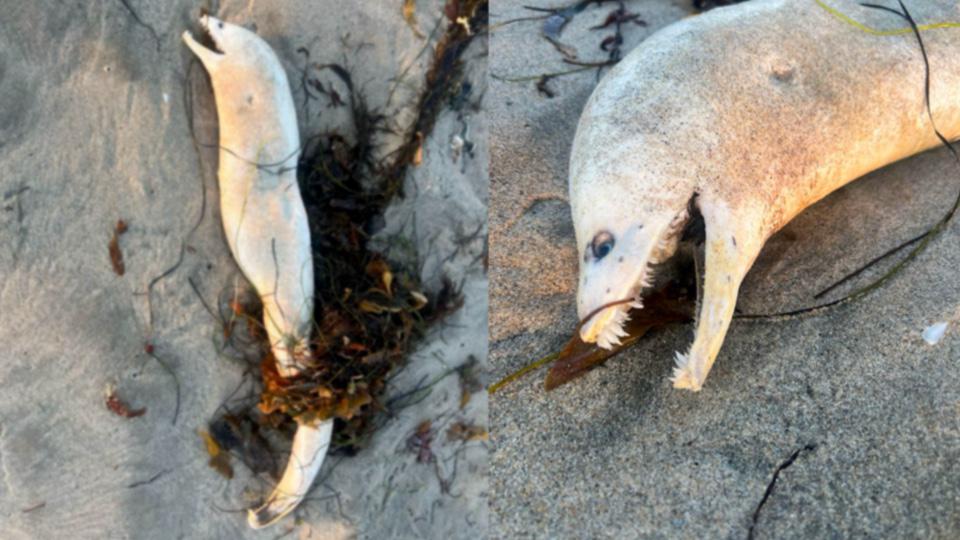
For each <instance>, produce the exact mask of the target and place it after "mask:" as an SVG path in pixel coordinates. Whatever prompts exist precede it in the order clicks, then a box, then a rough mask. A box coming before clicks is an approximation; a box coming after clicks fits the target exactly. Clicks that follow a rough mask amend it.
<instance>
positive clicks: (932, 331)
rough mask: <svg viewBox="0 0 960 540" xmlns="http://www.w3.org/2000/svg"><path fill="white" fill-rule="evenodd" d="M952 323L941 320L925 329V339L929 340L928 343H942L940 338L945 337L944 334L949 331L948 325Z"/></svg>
mask: <svg viewBox="0 0 960 540" xmlns="http://www.w3.org/2000/svg"><path fill="white" fill-rule="evenodd" d="M949 324H950V323H948V322H946V321H941V322H938V323H935V324H931V325H930V326H928V327H926V328H924V329H923V340H924V341H926V342H927V345H936V344H937V343H940V340H941V339H943V336H944V335H946V333H947V326H949Z"/></svg>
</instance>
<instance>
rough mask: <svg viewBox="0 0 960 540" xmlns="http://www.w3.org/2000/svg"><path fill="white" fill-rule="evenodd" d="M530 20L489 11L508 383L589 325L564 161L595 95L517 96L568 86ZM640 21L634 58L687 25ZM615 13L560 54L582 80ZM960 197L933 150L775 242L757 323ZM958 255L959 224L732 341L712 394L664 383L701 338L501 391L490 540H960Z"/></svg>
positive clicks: (959, 178)
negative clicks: (842, 296)
mask: <svg viewBox="0 0 960 540" xmlns="http://www.w3.org/2000/svg"><path fill="white" fill-rule="evenodd" d="M531 3H532V4H534V5H537V6H551V5H555V4H556V2H546V1H539V2H530V1H529V0H522V1H521V0H517V1H514V0H498V1H495V2H493V4H492V6H491V25H492V27H493V28H494V29H495V30H494V31H493V32H492V34H491V64H490V72H491V80H490V96H489V100H488V102H489V104H490V112H489V118H490V120H489V125H490V136H491V165H492V166H491V212H490V231H491V235H490V243H491V254H490V255H491V259H490V264H491V288H490V291H491V297H490V301H491V319H490V324H491V328H490V332H491V344H490V347H491V358H490V363H491V367H492V380H496V379H498V378H499V377H502V376H504V375H506V374H508V373H510V372H512V371H514V370H516V369H518V368H519V367H521V366H523V365H525V364H527V363H528V362H530V361H532V360H534V359H536V358H539V357H541V356H543V355H545V354H547V353H549V352H551V351H554V350H557V349H558V348H559V347H560V346H561V345H562V344H563V343H564V342H565V341H566V339H567V338H568V337H569V336H570V335H571V333H572V331H573V328H574V326H575V324H576V314H575V304H574V295H575V287H576V262H577V259H576V253H575V246H574V245H573V227H572V224H571V221H570V217H569V206H568V204H567V202H566V182H567V158H568V155H569V154H568V153H569V148H570V144H571V141H572V137H573V133H574V130H575V127H576V122H577V119H578V117H579V112H580V110H581V109H582V107H583V105H584V103H585V101H586V99H587V97H588V96H589V94H590V92H591V90H592V89H593V87H594V85H595V84H596V76H595V72H593V71H588V72H583V73H579V74H575V75H570V76H565V77H560V78H555V79H552V80H550V81H549V83H548V87H549V88H550V90H551V91H553V92H555V94H556V95H555V97H553V98H547V97H546V96H544V95H542V94H540V93H538V91H537V89H536V88H535V81H526V82H510V81H506V80H504V79H505V78H516V77H524V76H531V75H533V76H536V75H538V74H541V73H549V72H556V71H561V70H565V69H569V66H566V65H564V64H563V63H562V62H561V54H560V53H559V52H558V51H557V49H555V48H554V46H552V45H551V44H550V43H548V42H547V41H545V40H544V39H543V38H542V37H540V35H539V33H540V25H541V22H538V21H527V22H517V23H513V24H508V25H504V26H498V23H503V22H505V21H508V20H510V19H514V18H517V17H524V16H530V15H533V14H534V13H532V12H530V11H527V10H525V9H523V7H522V6H523V5H524V4H531ZM834 4H836V5H839V6H842V7H843V9H844V10H846V11H850V10H857V9H860V8H857V7H856V4H855V3H853V2H834ZM626 6H627V8H628V9H629V10H631V11H634V12H636V13H639V14H640V15H641V17H642V18H643V19H644V20H645V21H646V22H647V23H648V26H647V27H645V28H642V27H629V28H627V29H626V31H625V38H626V40H625V43H624V49H625V50H629V49H630V48H632V47H633V46H635V45H636V44H637V43H639V42H640V41H641V40H643V39H644V38H645V37H647V36H649V35H650V34H651V33H652V32H654V31H655V30H657V29H658V28H661V27H663V26H664V25H666V24H669V23H670V22H672V21H675V20H677V19H680V18H682V17H684V16H687V15H688V14H689V3H687V2H685V1H683V0H676V2H671V1H670V0H636V1H631V2H626ZM615 7H616V5H615V4H614V3H607V4H605V5H603V6H600V7H597V6H591V7H589V8H588V9H587V10H585V11H584V12H583V14H582V15H580V16H578V17H577V18H576V19H575V20H574V21H572V22H571V23H570V24H569V25H568V26H567V27H566V28H565V29H564V31H563V33H562V35H561V42H562V43H563V44H564V46H566V47H570V48H572V49H573V50H575V51H576V53H577V55H578V57H579V59H580V60H585V61H591V60H603V59H605V54H604V53H603V52H602V51H600V50H599V48H598V46H599V44H600V42H601V40H602V39H603V38H604V37H605V36H606V35H608V34H609V33H610V32H609V31H592V30H590V27H592V26H595V25H598V24H600V23H602V22H603V21H604V19H605V18H606V16H607V14H608V13H609V12H610V10H612V9H614V8H615ZM945 18H946V19H950V20H952V19H953V18H955V16H949V17H945ZM909 39H912V37H910V38H909ZM918 70H922V64H921V63H919V56H918ZM921 74H922V71H919V72H918V79H917V80H918V84H920V83H922V79H920V77H921ZM958 186H960V169H958V168H957V165H956V164H955V163H953V161H952V160H951V158H950V155H949V153H948V152H946V151H943V150H937V151H933V152H928V153H926V154H923V155H920V156H916V157H914V158H912V159H909V160H907V161H904V162H901V163H897V164H895V165H893V166H890V167H887V168H885V169H883V170H881V171H878V172H876V173H874V174H871V175H869V176H868V177H866V178H863V179H861V180H859V181H857V182H855V183H853V184H851V185H849V186H847V187H846V188H844V189H841V190H840V191H838V192H837V193H835V194H833V195H831V196H830V197H828V198H827V199H826V200H824V201H822V202H821V203H819V204H817V205H816V206H815V207H813V208H810V209H809V210H808V211H807V212H806V213H804V214H803V215H801V216H800V217H799V218H798V219H796V220H795V221H794V222H793V223H791V224H790V225H789V226H788V227H787V228H786V229H785V230H784V231H782V232H781V233H780V234H778V235H777V236H776V237H775V238H774V239H772V240H771V241H770V242H769V243H768V245H767V246H766V248H765V250H764V252H763V254H762V255H761V257H760V260H759V261H758V262H757V264H756V266H755V268H754V269H753V271H752V272H751V273H750V275H749V277H748V279H747V282H746V284H745V285H744V286H743V288H742V291H741V293H742V294H741V301H740V303H739V306H740V309H741V310H743V311H744V312H769V311H781V310H788V309H793V308H799V307H803V306H807V305H810V304H811V303H812V302H814V300H813V299H812V296H813V295H814V294H815V293H816V292H818V291H819V290H820V289H822V288H823V287H825V286H827V285H829V284H830V283H832V282H834V281H836V280H837V279H839V278H840V277H842V276H843V275H845V274H846V273H847V272H848V271H850V270H852V269H855V268H857V267H859V266H860V265H861V264H863V263H865V262H866V261H868V260H870V259H871V258H872V257H874V256H876V255H878V254H880V253H882V252H884V251H885V250H886V249H888V248H890V247H892V246H895V245H897V244H898V243H899V242H901V241H903V240H906V239H908V238H911V237H913V236H914V235H916V234H918V233H919V232H921V231H923V230H925V229H926V228H927V227H928V226H930V225H931V224H932V223H934V222H935V221H936V220H937V219H939V217H940V216H941V215H942V214H943V212H945V211H946V209H947V208H948V207H949V205H950V203H951V202H952V201H953V199H954V197H955V196H956V191H957V189H958ZM958 239H960V223H958V222H956V221H955V222H954V223H953V224H951V226H950V227H949V229H948V230H947V231H946V232H945V233H944V234H943V235H942V236H941V237H939V238H938V239H937V240H935V241H934V242H933V244H932V246H931V248H930V250H929V251H928V252H926V253H925V254H924V255H922V256H921V257H920V258H919V259H918V260H917V261H916V262H915V263H914V264H912V265H911V266H909V267H908V268H907V270H906V271H905V272H904V273H903V274H902V275H901V276H899V277H897V278H896V279H895V280H894V281H893V282H891V283H889V284H888V285H886V286H884V287H883V288H882V290H880V291H878V292H876V293H874V294H871V295H870V296H868V297H867V298H865V299H863V300H861V301H859V302H857V303H854V304H852V305H849V306H846V307H842V308H839V309H836V310H833V311H830V312H828V313H827V314H824V315H820V316H816V317H807V318H801V319H791V320H785V321H779V322H754V323H748V322H735V323H734V324H733V326H732V329H731V331H730V333H729V334H728V337H727V339H726V343H725V345H724V348H723V350H722V352H721V354H720V357H719V359H718V361H717V364H716V366H715V367H714V369H713V371H712V372H711V374H710V378H709V379H708V380H707V383H706V386H705V387H704V389H703V391H702V392H700V393H699V394H693V393H689V392H683V391H678V390H674V389H673V388H671V386H670V384H669V382H668V380H667V379H668V377H669V375H670V371H671V368H672V365H673V360H672V357H673V351H675V350H683V349H685V348H686V347H687V346H688V345H689V342H690V340H691V339H692V328H691V327H689V326H684V327H677V328H672V329H668V330H665V331H660V332H657V333H655V334H654V335H653V336H651V337H650V338H649V339H646V340H644V341H642V342H641V343H639V344H638V345H637V346H635V347H634V348H632V349H631V350H629V351H627V352H625V353H624V354H622V355H620V356H618V357H616V358H614V359H613V360H611V361H609V362H608V363H607V364H606V367H605V368H604V369H598V370H595V371H594V372H592V373H590V374H589V375H587V376H586V377H584V378H583V379H581V380H578V381H576V382H575V383H573V384H570V385H568V386H564V387H562V388H560V389H559V390H556V391H554V392H552V393H550V394H547V393H545V392H544V391H543V389H542V381H543V375H544V373H543V372H542V371H541V372H538V373H536V374H534V375H531V376H528V377H527V378H525V379H522V380H520V381H519V382H515V383H513V384H512V385H511V386H508V387H506V389H504V390H503V391H502V392H501V393H499V394H496V395H494V396H492V398H491V406H490V414H491V418H490V423H491V432H492V433H493V435H494V439H493V441H494V454H493V457H492V461H491V495H490V499H491V510H492V512H491V524H492V525H491V534H490V537H492V538H518V537H524V538H636V537H658V538H659V537H662V538H716V537H732V538H743V537H746V536H747V534H748V530H750V528H751V527H753V528H754V533H755V534H756V537H757V538H784V537H798V538H823V537H833V538H837V537H916V538H947V537H955V535H956V533H957V531H958V530H960V465H958V463H960V339H958V335H960V332H958V329H960V325H958V324H957V323H956V322H955V323H953V325H952V332H951V333H948V334H947V337H946V338H945V339H944V340H943V341H942V342H940V343H939V344H938V345H936V346H928V345H927V344H925V343H924V342H923V341H922V339H921V331H922V330H923V328H924V327H926V326H927V325H929V324H932V323H934V322H936V321H938V320H946V319H948V318H950V317H954V316H955V314H956V313H957V311H958V307H960V286H958V283H960V282H958V280H957V269H958V268H960V240H958ZM871 275H872V276H876V275H877V272H873V273H872V274H871ZM861 283H864V282H861ZM807 447H812V448H813V449H812V450H807V449H806V448H807ZM795 454H796V458H795V459H794V460H793V461H791V460H790V458H791V457H792V456H794V455H795ZM788 463H789V465H787V464H788ZM781 466H785V468H784V469H783V470H782V471H781V472H780V473H779V475H778V480H777V483H776V487H775V489H774V490H773V492H772V493H771V494H770V496H769V497H768V498H767V499H766V501H765V502H764V504H763V505H762V508H761V509H760V512H759V513H758V514H757V519H756V522H754V514H755V512H756V511H757V508H758V507H759V506H760V503H761V501H762V500H763V499H764V493H765V491H766V490H767V488H768V485H769V484H770V483H771V479H772V477H773V476H774V473H775V471H776V470H777V469H778V467H781Z"/></svg>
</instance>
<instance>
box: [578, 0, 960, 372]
mask: <svg viewBox="0 0 960 540" xmlns="http://www.w3.org/2000/svg"><path fill="white" fill-rule="evenodd" d="M912 4H913V5H911V6H910V8H911V10H912V11H911V14H912V15H913V16H914V18H915V19H916V20H917V21H918V23H919V24H924V23H932V22H939V21H943V20H956V19H958V18H960V8H958V7H957V5H955V3H954V2H951V1H946V0H936V1H930V2H924V3H916V2H915V3H912ZM841 7H842V9H844V10H845V11H847V12H848V13H851V14H855V15H856V18H857V19H858V20H860V21H862V22H864V23H865V24H867V25H868V26H872V27H879V28H903V27H907V23H906V21H904V20H902V19H900V18H898V17H896V16H894V15H892V14H890V13H885V12H881V11H878V10H872V9H867V8H863V7H860V6H858V5H856V4H853V3H849V2H848V3H843V4H842V6H841ZM923 37H924V43H925V45H926V50H927V54H928V55H929V59H930V70H931V81H932V88H931V96H930V97H931V109H932V112H933V117H934V120H935V122H936V126H937V128H939V130H940V131H941V132H942V133H943V134H944V135H945V136H946V137H947V138H949V139H953V138H956V137H957V136H958V135H960V32H957V31H956V29H940V30H930V31H925V32H924V33H923ZM924 103H925V102H924V67H923V60H922V57H921V54H920V50H919V47H918V46H917V40H916V38H915V36H914V35H913V34H911V33H906V34H902V35H896V36H876V35H871V34H868V33H866V32H863V31H861V30H858V29H856V28H854V27H853V26H851V25H849V24H846V23H844V22H842V21H841V20H839V19H838V18H836V17H834V16H833V15H831V14H830V13H828V12H827V11H826V10H824V9H823V8H821V7H819V6H818V5H816V4H815V3H814V2H795V1H788V0H752V1H751V2H747V3H743V4H738V5H736V6H731V7H727V8H720V9H715V10H713V11H710V12H708V13H706V14H703V15H699V16H697V17H691V18H688V19H685V20H683V21H680V22H678V23H675V24H673V25H671V26H668V27H667V28H665V29H663V30H661V31H660V32H658V33H656V34H654V35H653V36H651V37H650V38H649V39H647V40H646V41H645V42H643V43H641V44H640V45H639V46H638V47H637V48H636V49H635V50H633V51H632V52H630V53H629V54H628V55H627V56H626V57H625V58H624V59H623V60H622V61H621V62H620V63H619V64H617V65H616V66H615V67H614V68H613V69H612V70H611V71H610V72H609V73H608V74H607V75H606V76H605V77H604V78H603V80H602V81H601V82H600V84H599V85H598V86H597V88H596V89H595V90H594V92H593V94H592V96H591V97H590V99H589V101H588V103H587V105H586V107H585V108H584V111H583V114H582V116H581V118H580V123H579V125H578V128H577V134H576V136H575V139H574V143H573V149H572V152H571V158H570V201H571V209H572V214H573V223H574V228H575V231H576V239H577V248H578V252H579V253H580V277H579V279H580V281H579V290H578V296H577V309H578V313H579V315H580V317H581V318H583V317H586V316H587V315H588V314H590V313H592V312H593V311H594V310H596V309H598V308H600V307H601V306H603V305H604V304H606V303H609V302H613V301H617V300H620V299H623V298H628V297H634V296H636V297H638V300H637V302H638V303H640V302H642V299H641V298H639V296H640V295H641V293H642V290H643V288H644V287H645V286H646V284H648V283H649V282H650V281H651V278H652V276H651V267H652V266H653V265H655V264H656V263H658V262H662V261H663V260H664V259H665V258H667V257H668V256H670V255H671V254H672V253H673V251H674V250H675V248H676V243H677V241H678V239H679V236H680V233H681V232H682V230H683V227H684V224H685V222H686V221H687V219H688V217H689V216H688V214H689V212H688V210H689V209H690V208H691V205H693V207H695V208H696V209H697V210H698V211H699V212H700V213H701V214H702V216H703V218H704V222H705V225H706V240H705V255H706V265H705V266H706V269H705V276H704V281H703V296H702V298H701V299H700V306H699V311H698V317H697V323H696V330H695V338H694V342H693V345H692V346H691V348H690V350H689V352H688V353H686V354H678V355H677V367H676V369H675V371H674V376H673V382H674V386H676V387H678V388H687V389H691V390H699V389H700V388H701V386H702V384H703V382H704V379H705V378H706V376H707V374H708V373H709V371H710V368H711V367H712V365H713V362H714V360H715V359H716V356H717V354H718V353H719V350H720V346H721V345H722V343H723V340H724V337H725V335H726V332H727V329H728V327H729V324H730V321H731V319H732V316H733V310H734V307H735V305H736V299H737V293H738V290H739V287H740V283H741V282H742V280H743V278H744V276H745V275H746V273H747V271H748V270H749V269H750V267H751V265H752V264H753V262H754V260H755V259H756V257H757V255H758V254H759V252H760V250H761V248H762V247H763V245H764V243H765V242H766V240H767V239H768V238H769V237H770V236H771V235H772V234H773V233H775V232H776V231H777V230H779V229H780V228H781V227H783V226H784V225H785V224H786V223H787V222H789V221H790V220H791V219H792V218H793V217H794V216H796V215H797V214H798V213H800V212H801V211H803V210H804V209H805V208H807V207H809V206H810V205H812V204H813V203H815V202H817V201H818V200H820V199H821V198H823V197H825V196H826V195H828V194H829V193H831V192H833V191H834V190H836V189H838V188H840V187H841V186H843V185H845V184H847V183H849V182H851V181H853V180H855V179H856V178H858V177H860V176H862V175H864V174H866V173H868V172H870V171H872V170H875V169H878V168H880V167H883V166H885V165H887V164H889V163H892V162H894V161H897V160H900V159H903V158H905V157H908V156H911V155H913V154H916V153H918V152H922V151H924V150H927V149H929V148H932V147H935V146H937V145H938V144H939V140H938V139H937V137H936V134H935V133H934V129H933V126H932V125H931V123H930V121H929V118H928V117H927V112H926V109H925V106H924ZM891 210H894V209H891ZM627 309H628V307H627V306H624V305H621V306H617V307H611V308H607V309H604V310H601V311H600V312H599V313H597V314H596V315H595V316H593V317H591V319H590V321H588V322H587V323H586V324H585V325H584V326H583V328H582V330H581V337H582V338H583V339H584V340H585V341H588V342H596V343H598V344H599V345H600V346H602V347H605V348H610V347H613V346H614V345H615V344H616V343H618V342H619V337H620V336H621V334H622V333H623V332H622V328H621V327H622V323H623V321H624V320H625V318H626V311H627Z"/></svg>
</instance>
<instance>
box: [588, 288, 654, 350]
mask: <svg viewBox="0 0 960 540" xmlns="http://www.w3.org/2000/svg"><path fill="white" fill-rule="evenodd" d="M645 270H646V269H645ZM648 281H649V277H648V272H646V271H644V272H643V273H641V275H640V277H639V278H638V279H637V280H636V281H635V282H634V284H633V285H632V286H631V287H630V288H629V289H628V290H626V291H624V293H623V294H622V296H620V297H619V298H617V300H621V301H622V302H621V303H618V304H615V305H612V306H609V307H606V308H603V309H600V311H599V312H596V313H593V315H592V316H591V315H590V313H588V314H587V315H586V316H587V317H589V318H588V319H587V320H586V321H585V322H584V324H583V326H581V328H580V339H581V340H583V341H584V342H585V343H596V344H597V346H598V347H600V348H602V349H607V350H610V349H613V348H614V347H615V346H617V345H620V343H621V338H623V337H626V336H627V332H626V331H625V330H624V329H623V327H624V325H625V324H626V323H627V321H629V320H630V313H629V312H630V309H642V308H643V300H642V298H641V296H640V294H641V292H642V291H643V288H644V287H647V286H648V285H649V283H648ZM617 300H614V301H617ZM598 309H599V307H598ZM594 311H596V310H594Z"/></svg>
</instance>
